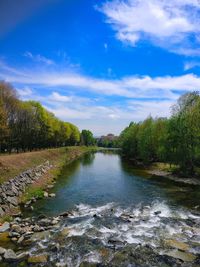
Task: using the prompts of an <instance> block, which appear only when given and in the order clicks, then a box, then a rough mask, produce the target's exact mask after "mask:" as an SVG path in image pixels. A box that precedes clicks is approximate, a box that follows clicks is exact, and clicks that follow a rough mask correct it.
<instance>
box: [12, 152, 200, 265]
mask: <svg viewBox="0 0 200 267" xmlns="http://www.w3.org/2000/svg"><path fill="white" fill-rule="evenodd" d="M199 189H200V188H199V187H198V186H191V185H186V184H180V183H177V182H173V181H171V180H168V179H166V178H163V177H151V176H150V175H146V174H144V172H142V171H141V170H136V169H134V168H133V167H132V166H131V165H130V164H129V163H128V162H126V161H123V160H122V159H121V157H120V155H118V154H117V153H111V152H109V153H105V152H104V153H102V152H98V153H95V154H93V153H91V154H88V155H85V156H84V157H82V158H80V159H78V160H76V161H75V162H73V163H72V164H70V165H68V166H66V168H64V169H63V171H62V174H61V176H60V177H59V179H58V181H57V183H56V185H55V187H54V189H52V192H54V193H56V197H55V198H52V199H43V200H39V201H38V202H36V204H35V205H34V211H33V212H31V213H28V212H27V213H26V215H29V216H35V218H36V219H35V222H34V223H37V224H39V225H40V222H39V221H38V219H37V215H39V214H46V215H48V216H57V215H58V214H60V213H62V212H65V211H70V212H69V216H68V217H67V218H63V217H58V221H59V222H58V223H57V224H56V225H55V226H53V227H50V229H48V230H47V231H45V232H41V233H36V234H33V236H32V237H31V240H32V241H31V244H30V246H29V247H27V248H26V250H28V251H29V253H30V254H32V255H40V254H48V257H49V260H48V262H47V263H43V264H38V265H37V266H58V267H59V266H67V267H76V266H77V267H79V266H80V267H84V266H92V267H94V266H99V267H100V266H101V267H103V266H113V267H114V266H115V267H119V266H123V267H125V266H126V267H127V266H128V267H136V266H137V267H151V266H152V267H153V266H154V267H159V266H160V267H167V266H168V267H169V266H175V267H176V266H177V267H191V266H194V267H197V266H200V212H199V211H198V207H197V206H198V205H200V190H199ZM22 250H23V247H22ZM92 264H93V265H92ZM13 266H18V265H13Z"/></svg>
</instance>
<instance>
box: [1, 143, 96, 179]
mask: <svg viewBox="0 0 200 267" xmlns="http://www.w3.org/2000/svg"><path fill="white" fill-rule="evenodd" d="M92 149H94V148H87V147H61V148H54V149H45V150H40V151H34V152H26V153H20V154H11V155H3V154H2V155H0V184H1V183H3V182H5V181H8V180H9V179H11V178H13V177H14V176H16V175H18V174H20V173H22V172H23V171H25V170H27V169H29V168H33V167H35V166H37V165H40V164H43V163H44V162H45V161H47V160H49V161H50V163H51V164H53V165H57V164H60V163H62V162H65V161H70V160H73V159H74V158H76V157H77V156H79V154H82V153H84V152H86V151H89V150H92Z"/></svg>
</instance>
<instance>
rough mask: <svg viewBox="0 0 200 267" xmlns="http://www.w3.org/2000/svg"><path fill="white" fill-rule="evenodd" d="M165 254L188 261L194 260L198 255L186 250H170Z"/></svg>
mask: <svg viewBox="0 0 200 267" xmlns="http://www.w3.org/2000/svg"><path fill="white" fill-rule="evenodd" d="M164 254H165V255H167V256H170V257H173V258H176V259H180V260H182V261H186V262H192V261H194V260H195V259H196V256H195V255H194V254H191V253H186V252H182V251H178V250H170V251H168V252H166V253H164Z"/></svg>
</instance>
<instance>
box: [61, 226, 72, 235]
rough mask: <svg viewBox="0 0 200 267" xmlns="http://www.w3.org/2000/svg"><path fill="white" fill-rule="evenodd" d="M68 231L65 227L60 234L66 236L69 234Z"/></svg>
mask: <svg viewBox="0 0 200 267" xmlns="http://www.w3.org/2000/svg"><path fill="white" fill-rule="evenodd" d="M69 231H70V230H69V228H67V227H65V228H63V229H62V231H61V232H60V233H61V235H63V236H66V235H68V234H69Z"/></svg>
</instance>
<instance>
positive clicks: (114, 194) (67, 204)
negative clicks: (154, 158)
mask: <svg viewBox="0 0 200 267" xmlns="http://www.w3.org/2000/svg"><path fill="white" fill-rule="evenodd" d="M199 189H200V187H199V186H194V185H193V186H192V185H190V186H189V185H185V184H180V183H178V182H173V181H170V180H168V179H166V178H162V177H157V178H156V177H153V178H152V177H151V176H150V175H147V174H145V173H144V172H143V171H140V170H137V169H134V168H133V166H132V165H131V163H129V162H126V161H124V160H122V159H121V157H120V155H119V154H118V153H114V152H112V151H110V152H109V151H108V152H98V153H91V154H87V155H85V156H83V157H82V158H80V159H78V160H76V161H74V162H73V163H71V164H70V165H67V166H66V167H65V168H64V169H63V171H62V174H61V175H60V177H59V179H58V181H57V183H56V185H55V187H54V189H53V190H52V192H54V193H56V198H53V199H48V200H47V199H46V200H45V199H44V200H41V201H39V202H37V204H36V205H35V207H36V209H35V211H34V213H35V214H39V213H42V214H46V215H50V216H55V215H57V214H59V213H61V212H64V211H66V210H71V209H74V208H75V207H76V205H80V204H82V205H83V204H84V205H91V206H93V207H97V206H101V205H105V204H108V203H115V204H118V205H120V206H121V207H124V208H127V207H128V206H134V205H138V204H143V205H151V204H152V202H154V203H156V202H157V203H165V204H167V205H169V206H170V208H172V209H175V210H176V209H177V207H180V208H181V207H188V208H195V207H196V208H198V205H200V190H199Z"/></svg>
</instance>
